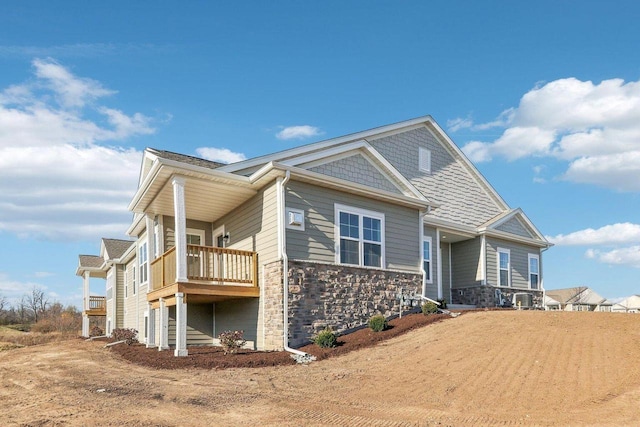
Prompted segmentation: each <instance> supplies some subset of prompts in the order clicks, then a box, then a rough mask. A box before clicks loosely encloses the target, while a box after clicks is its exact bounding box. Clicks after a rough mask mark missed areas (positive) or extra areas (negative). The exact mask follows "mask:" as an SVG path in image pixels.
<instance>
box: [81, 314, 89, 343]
mask: <svg viewBox="0 0 640 427" xmlns="http://www.w3.org/2000/svg"><path fill="white" fill-rule="evenodd" d="M82 336H83V337H85V338H88V337H89V315H88V314H87V313H82Z"/></svg>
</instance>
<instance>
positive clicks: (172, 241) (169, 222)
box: [149, 216, 213, 261]
mask: <svg viewBox="0 0 640 427" xmlns="http://www.w3.org/2000/svg"><path fill="white" fill-rule="evenodd" d="M175 224H176V219H175V218H174V217H172V216H163V217H162V226H163V230H164V250H165V251H167V250H169V249H171V248H172V247H174V246H175V245H176V232H175V227H176V226H175ZM187 228H193V229H196V230H204V244H205V246H211V245H212V244H213V243H212V240H213V239H212V238H211V233H212V229H211V223H210V222H205V221H196V220H193V219H187ZM149 261H153V256H151V254H149Z"/></svg>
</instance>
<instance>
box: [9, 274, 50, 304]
mask: <svg viewBox="0 0 640 427" xmlns="http://www.w3.org/2000/svg"><path fill="white" fill-rule="evenodd" d="M34 287H36V288H39V289H42V286H41V285H40V284H38V283H34V282H20V281H18V280H13V279H11V278H10V277H9V275H7V274H6V273H2V272H0V296H3V297H6V298H7V299H9V300H10V301H11V302H15V301H16V300H18V299H20V298H21V297H22V295H24V294H26V293H28V292H30V291H31V289H33V288H34ZM12 300H13V301H12Z"/></svg>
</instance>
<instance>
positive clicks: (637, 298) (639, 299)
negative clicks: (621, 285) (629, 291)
mask: <svg viewBox="0 0 640 427" xmlns="http://www.w3.org/2000/svg"><path fill="white" fill-rule="evenodd" d="M611 311H615V312H617V313H640V295H631V296H630V297H628V298H625V299H623V300H622V301H620V302H618V303H616V304H613V306H612V307H611Z"/></svg>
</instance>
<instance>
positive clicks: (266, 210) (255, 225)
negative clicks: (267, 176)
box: [213, 182, 278, 274]
mask: <svg viewBox="0 0 640 427" xmlns="http://www.w3.org/2000/svg"><path fill="white" fill-rule="evenodd" d="M276 211H277V206H276V185H275V182H274V184H272V185H270V186H269V187H266V188H264V189H262V190H260V192H258V194H256V195H255V196H254V197H253V198H252V199H250V200H248V201H247V202H245V203H244V204H243V205H241V206H240V207H238V208H237V209H235V210H234V211H232V212H231V213H229V214H227V215H226V216H224V217H223V218H221V219H220V220H218V221H216V222H215V223H214V224H213V228H214V229H215V228H218V227H220V226H222V225H224V227H225V232H227V233H229V235H230V237H231V238H230V241H229V244H227V247H228V248H232V249H239V250H245V251H255V252H257V253H258V265H259V266H261V265H264V264H267V263H269V262H271V261H274V260H276V259H277V258H278V224H277V218H276ZM261 270H262V269H261V268H258V272H259V273H258V274H261Z"/></svg>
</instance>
